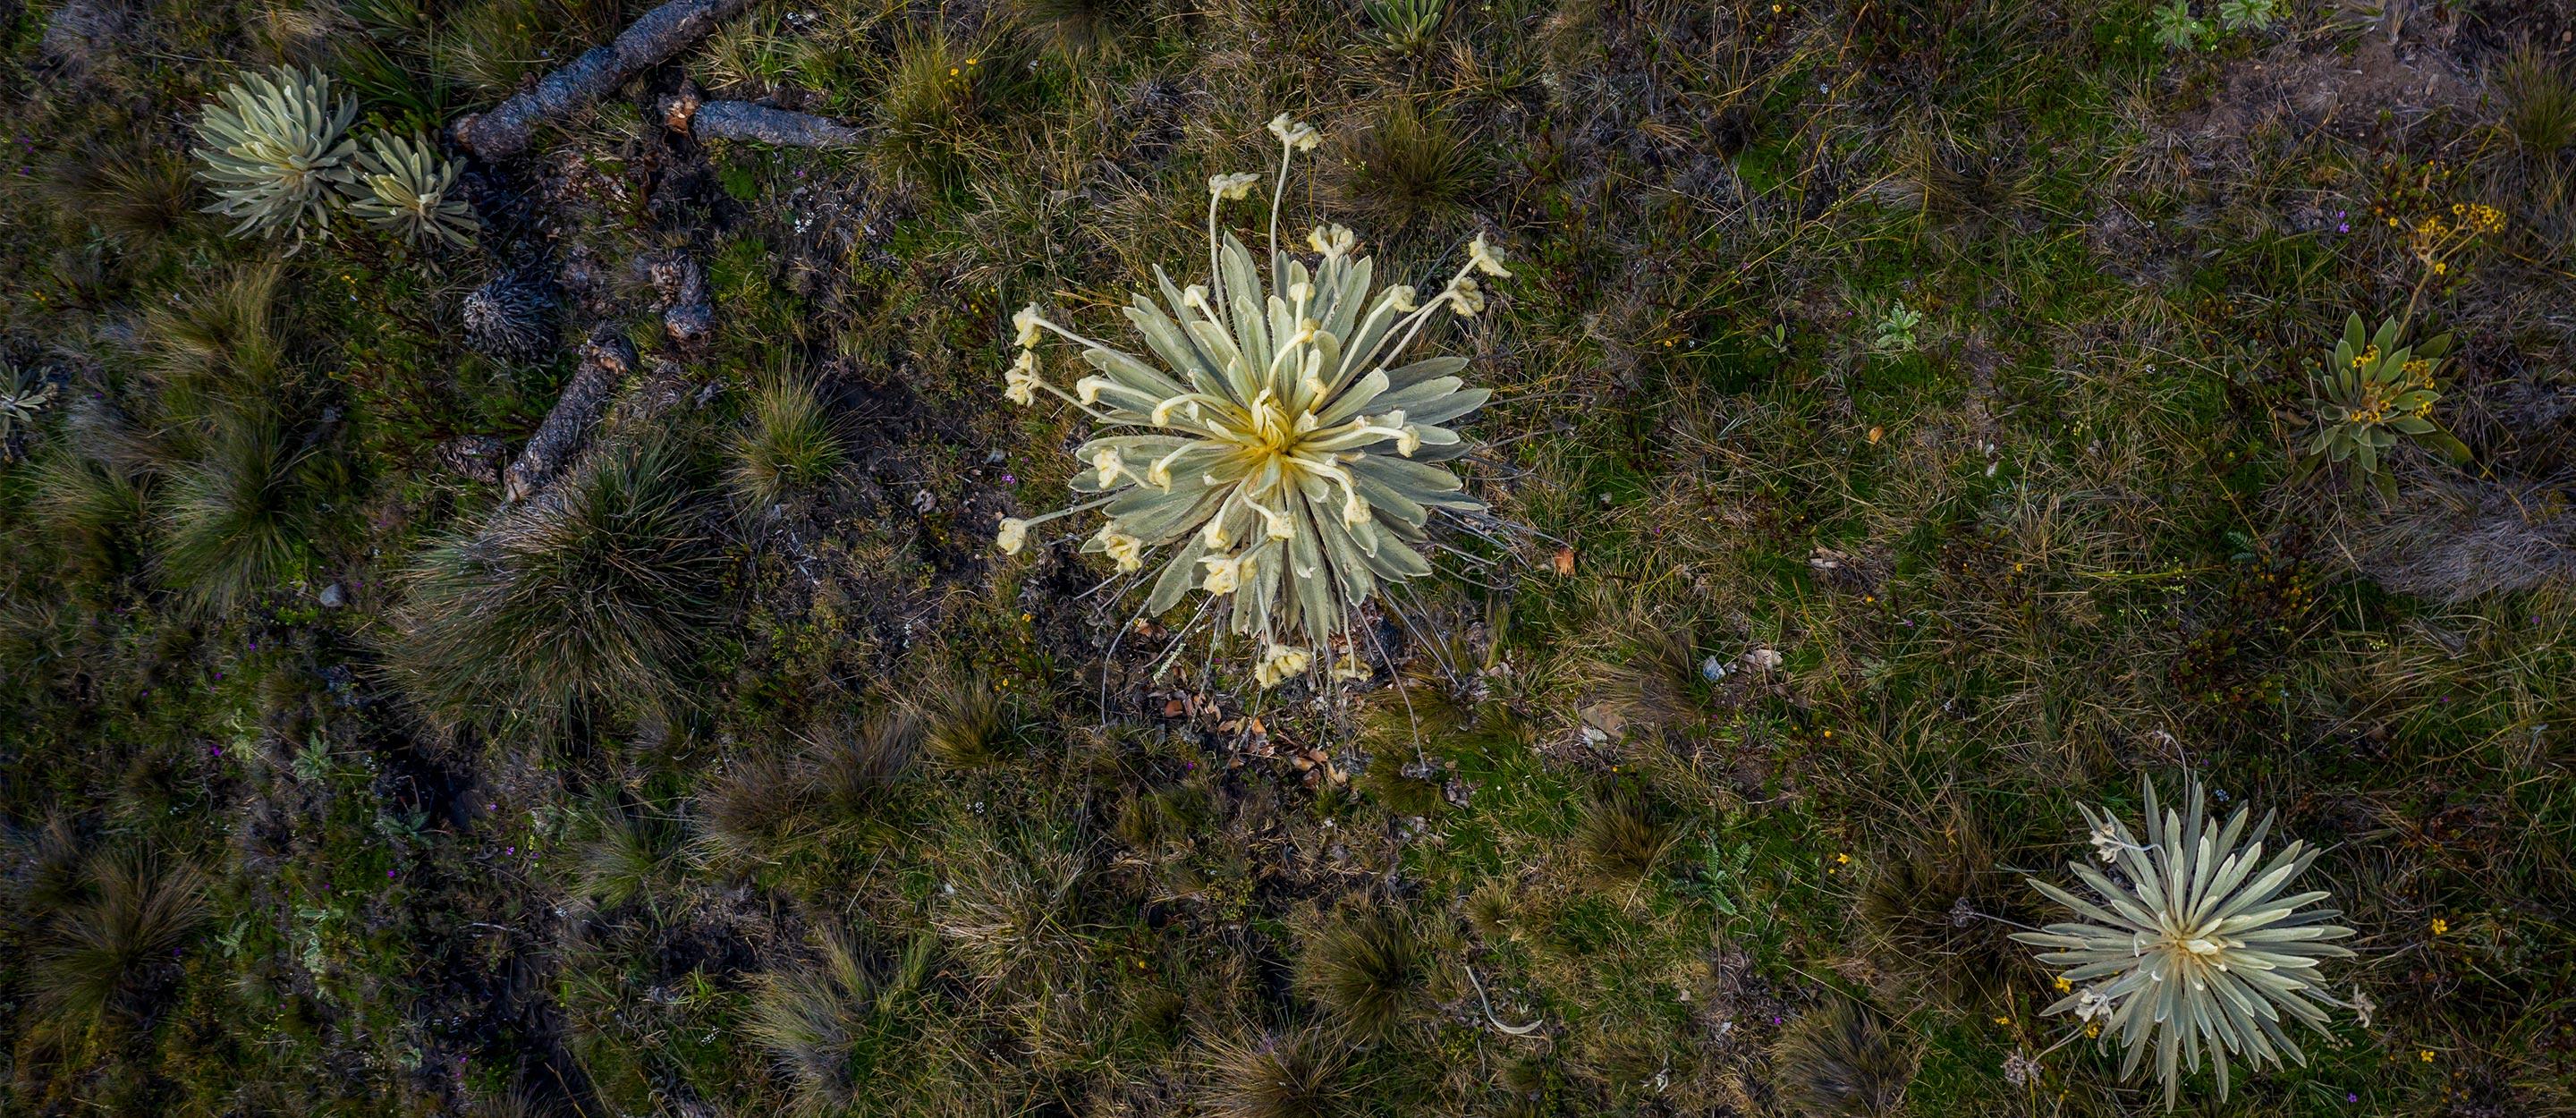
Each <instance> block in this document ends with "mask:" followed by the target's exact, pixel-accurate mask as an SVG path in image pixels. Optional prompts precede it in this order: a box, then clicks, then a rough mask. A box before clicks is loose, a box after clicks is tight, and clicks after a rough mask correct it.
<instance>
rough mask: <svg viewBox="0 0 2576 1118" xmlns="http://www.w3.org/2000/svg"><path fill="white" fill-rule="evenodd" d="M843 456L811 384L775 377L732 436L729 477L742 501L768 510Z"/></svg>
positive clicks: (820, 477)
mask: <svg viewBox="0 0 2576 1118" xmlns="http://www.w3.org/2000/svg"><path fill="white" fill-rule="evenodd" d="M847 456H848V452H847V445H846V444H845V443H844V442H843V440H842V439H841V436H840V434H839V433H838V432H837V431H835V430H834V426H833V421H832V416H831V413H830V412H829V411H828V410H827V409H826V408H825V406H824V403H823V400H822V398H821V397H820V396H818V395H816V393H815V391H814V386H813V384H812V383H811V382H809V381H806V380H804V379H803V378H800V377H793V376H783V377H775V378H772V379H770V380H768V381H766V382H765V383H763V384H762V385H761V386H760V388H759V389H758V390H757V392H755V394H754V395H753V396H752V401H751V418H750V421H749V423H748V424H747V425H746V426H745V427H744V429H743V431H742V433H741V434H740V435H737V436H735V438H734V443H733V467H732V470H731V472H730V473H729V475H728V480H729V481H730V482H731V483H732V484H733V490H734V493H735V495H736V496H738V497H740V498H741V499H742V502H743V504H745V505H746V506H749V507H751V508H754V509H760V508H767V507H769V506H770V505H773V504H776V503H777V502H778V501H779V500H780V499H781V498H783V497H785V496H787V495H788V494H789V493H791V492H795V491H797V490H801V489H808V488H812V487H813V486H816V485H819V484H821V483H823V482H824V481H825V480H827V479H829V478H830V477H831V476H832V471H833V470H834V469H836V468H838V467H839V466H840V464H841V463H842V461H843V460H844V459H845V458H847Z"/></svg>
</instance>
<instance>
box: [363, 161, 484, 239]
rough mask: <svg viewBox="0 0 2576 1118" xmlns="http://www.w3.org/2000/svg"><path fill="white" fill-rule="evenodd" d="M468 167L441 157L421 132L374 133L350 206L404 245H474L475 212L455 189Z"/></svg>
mask: <svg viewBox="0 0 2576 1118" xmlns="http://www.w3.org/2000/svg"><path fill="white" fill-rule="evenodd" d="M464 169H465V164H464V163H462V162H460V161H458V160H454V159H443V158H440V156H439V154H438V150H437V149H436V148H435V147H432V146H431V145H430V142H429V141H428V140H426V139H424V138H422V137H419V136H388V135H383V134H378V135H374V136H370V137H368V138H367V148H366V150H365V151H364V152H361V153H359V155H358V170H357V175H356V177H355V181H353V182H352V183H350V184H349V193H350V202H349V208H350V209H351V210H352V211H355V212H356V213H357V215H358V216H359V217H361V218H364V219H366V221H367V222H368V223H369V224H372V225H374V226H376V227H377V228H380V229H384V230H386V231H388V232H391V233H395V234H398V235H400V236H401V237H402V239H403V242H404V243H405V244H409V245H414V246H417V245H420V244H421V243H423V242H425V241H445V242H446V243H448V244H451V245H456V246H459V247H462V246H465V245H468V244H472V243H473V240H474V237H473V231H474V211H473V209H472V208H470V207H468V206H467V205H466V204H465V199H463V198H458V197H455V196H454V195H453V194H451V193H450V192H451V191H453V190H454V189H455V187H456V176H457V175H458V174H459V173H460V172H462V171H464Z"/></svg>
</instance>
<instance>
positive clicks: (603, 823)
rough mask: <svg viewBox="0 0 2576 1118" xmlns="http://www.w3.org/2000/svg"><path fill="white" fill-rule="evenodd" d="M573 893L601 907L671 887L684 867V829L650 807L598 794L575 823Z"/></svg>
mask: <svg viewBox="0 0 2576 1118" xmlns="http://www.w3.org/2000/svg"><path fill="white" fill-rule="evenodd" d="M577 827H578V829H579V831H580V832H581V833H582V834H583V836H584V837H583V838H582V839H581V840H580V842H579V845H578V846H576V847H575V849H574V854H573V880H574V891H575V893H576V894H577V895H578V896H580V897H581V898H582V899H584V900H587V901H589V902H591V903H592V904H596V905H599V906H600V907H602V908H616V907H618V906H621V905H624V904H627V903H629V902H634V901H642V902H646V903H651V902H652V901H654V900H655V899H656V898H657V897H661V896H665V895H668V894H669V893H671V892H672V891H674V888H675V886H676V885H677V883H678V882H679V880H680V876H681V870H682V868H683V866H684V865H685V862H684V859H683V855H684V854H685V852H686V845H687V844H686V840H687V832H686V830H685V829H684V828H682V827H681V825H680V820H679V819H677V818H675V817H673V816H671V815H669V814H667V813H664V812H662V811H660V810H657V809H656V808H654V807H653V806H651V805H636V806H632V807H630V806H627V805H625V804H623V803H620V802H619V801H618V798H617V797H615V796H612V795H600V796H596V797H594V798H593V801H592V803H591V804H590V805H589V807H588V808H587V809H585V810H584V812H583V813H582V816H581V818H580V819H579V820H578V822H577Z"/></svg>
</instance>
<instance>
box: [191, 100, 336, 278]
mask: <svg viewBox="0 0 2576 1118" xmlns="http://www.w3.org/2000/svg"><path fill="white" fill-rule="evenodd" d="M357 116H358V102H357V100H356V99H355V98H351V97H342V98H340V99H339V100H337V101H334V100H332V98H331V79H330V77H329V76H327V75H324V74H321V73H319V72H316V71H311V70H292V69H288V68H286V67H283V66H281V67H278V68H277V70H276V71H275V72H274V73H269V74H244V75H242V78H241V80H240V81H239V82H236V83H234V84H233V85H230V86H227V87H225V89H224V91H223V92H222V93H221V94H218V95H217V97H216V103H215V104H212V105H208V106H206V111H205V115H204V116H203V117H202V118H200V120H199V121H198V124H197V132H198V134H199V135H200V136H201V137H202V140H203V142H202V143H201V144H200V145H199V146H198V148H197V158H198V159H199V160H201V161H203V162H204V164H205V166H203V167H201V168H199V169H198V171H197V177H199V178H201V179H204V180H206V182H207V183H209V184H210V185H212V186H213V187H214V191H215V201H214V204H212V205H209V206H207V207H206V210H207V212H209V213H215V214H221V215H223V216H225V217H238V218H240V219H241V222H240V224H238V225H235V226H233V229H232V232H233V235H234V236H240V235H241V234H243V233H299V232H300V231H301V227H302V225H303V223H304V220H305V219H306V218H308V217H310V218H312V219H313V220H314V221H315V222H317V223H326V222H328V221H329V220H330V214H329V210H328V207H329V205H330V202H331V199H332V191H333V190H334V189H335V188H337V187H339V186H340V185H342V184H345V183H347V182H348V181H349V178H350V168H349V161H350V158H351V157H352V156H354V155H355V154H356V151H357V145H356V144H354V143H352V142H351V141H350V140H349V139H348V138H347V132H348V130H349V122H350V121H352V120H355V119H357Z"/></svg>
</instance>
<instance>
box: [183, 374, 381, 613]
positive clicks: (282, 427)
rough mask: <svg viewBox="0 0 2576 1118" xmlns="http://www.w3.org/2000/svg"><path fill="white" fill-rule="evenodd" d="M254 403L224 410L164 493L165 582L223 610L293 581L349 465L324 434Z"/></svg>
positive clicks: (318, 539)
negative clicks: (200, 447)
mask: <svg viewBox="0 0 2576 1118" xmlns="http://www.w3.org/2000/svg"><path fill="white" fill-rule="evenodd" d="M306 426H307V425H305V424H300V423H297V422H295V420H294V417H293V416H291V415H289V414H288V413H286V412H285V411H283V410H281V409H280V408H278V407H276V406H273V405H271V404H270V403H269V402H267V401H261V400H234V401H227V402H226V403H225V405H224V406H223V407H222V408H220V409H219V410H218V411H216V412H215V414H214V415H213V417H212V422H211V423H210V425H209V433H208V437H207V439H206V441H205V444H204V447H203V451H202V453H201V454H200V455H199V456H198V457H197V458H196V459H195V460H194V461H192V462H189V463H187V464H186V465H185V466H184V467H183V468H182V469H181V471H180V473H179V476H178V477H177V478H176V479H175V480H174V481H173V482H172V484H171V486H170V496H171V500H170V505H169V508H168V511H167V513H166V514H165V516H164V517H163V531H162V538H161V550H160V556H159V561H160V565H161V571H162V574H163V576H164V577H165V578H166V579H167V580H168V581H169V582H170V583H171V584H172V585H174V586H176V587H179V588H180V589H182V590H184V591H186V592H187V593H189V594H190V595H192V596H194V597H195V598H197V599H198V600H200V601H202V602H203V603H204V604H206V605H207V606H209V607H211V608H213V609H217V610H228V609H231V608H233V607H235V606H238V605H241V604H242V603H244V602H247V601H249V600H250V599H252V598H253V597H255V596H257V595H259V594H261V593H265V592H267V591H270V590H274V589H278V588H279V587H281V586H283V585H285V584H287V583H290V582H292V581H294V580H295V579H297V578H298V577H299V576H301V575H302V574H303V573H304V571H305V570H306V568H307V567H308V565H309V564H310V562H311V560H312V559H313V557H314V555H315V553H316V551H317V550H318V549H319V548H321V547H322V545H323V544H324V543H325V542H326V541H327V539H328V538H329V536H330V534H331V533H330V530H329V529H330V526H331V524H332V523H333V522H334V520H335V519H336V516H335V514H336V511H337V508H338V504H339V501H338V497H339V495H340V494H341V493H343V492H344V491H345V490H346V488H347V483H348V480H349V477H348V470H347V465H346V463H345V462H344V461H343V459H342V458H341V456H340V455H339V454H337V453H334V452H333V450H332V449H331V448H330V447H329V446H327V445H325V443H324V442H323V439H322V437H321V436H322V435H323V433H322V432H320V431H318V430H306V429H305V428H306Z"/></svg>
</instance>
